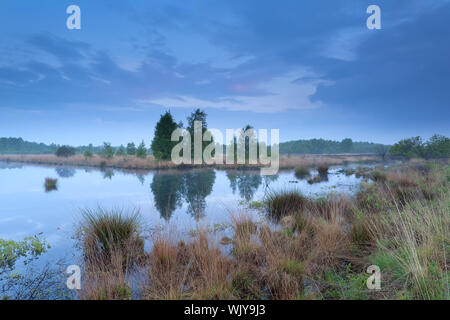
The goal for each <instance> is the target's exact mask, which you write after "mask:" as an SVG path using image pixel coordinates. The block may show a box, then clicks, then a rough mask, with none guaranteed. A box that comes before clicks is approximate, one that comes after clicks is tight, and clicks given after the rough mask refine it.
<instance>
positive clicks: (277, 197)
mask: <svg viewBox="0 0 450 320" xmlns="http://www.w3.org/2000/svg"><path fill="white" fill-rule="evenodd" d="M264 201H265V203H266V205H267V209H268V213H269V216H270V217H271V218H273V219H275V220H280V219H281V218H283V217H284V216H288V215H291V214H293V213H295V212H297V211H302V210H303V209H304V208H305V207H306V205H307V202H308V199H307V198H306V197H304V196H303V195H301V194H300V193H299V192H298V191H296V190H281V191H269V192H268V193H267V194H266V196H265V199H264Z"/></svg>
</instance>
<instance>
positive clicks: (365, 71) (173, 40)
mask: <svg viewBox="0 0 450 320" xmlns="http://www.w3.org/2000/svg"><path fill="white" fill-rule="evenodd" d="M71 4H76V5H78V6H79V7H80V8H81V13H82V22H81V23H82V29H81V30H68V29H67V28H66V19H67V17H68V15H67V14H66V8H67V7H68V6H69V5H71ZM370 4H376V5H378V6H380V8H381V15H382V16H381V18H382V29H381V30H369V29H367V27H366V19H367V17H368V16H369V15H368V14H367V13H366V8H367V7H368V6H369V5H370ZM0 34H1V41H0V136H15V137H18V136H20V137H23V138H24V139H27V140H32V141H39V142H46V143H50V142H55V143H59V144H64V143H68V144H75V145H79V144H88V143H94V144H101V143H102V142H103V141H109V142H112V143H113V144H114V145H117V144H125V143H127V142H128V141H136V142H139V141H140V140H142V139H144V140H145V141H146V142H147V143H148V144H149V143H150V142H151V139H152V137H153V130H154V125H155V123H156V121H157V120H158V119H159V116H160V114H161V113H163V112H164V111H165V110H168V109H170V111H171V112H172V114H173V115H174V117H175V118H176V120H177V121H180V120H182V121H184V122H185V121H186V117H187V116H188V115H189V113H190V112H191V111H192V110H193V109H194V108H197V107H200V108H202V109H205V110H206V112H207V113H208V125H209V127H212V128H218V129H221V130H225V129H226V128H240V127H243V126H245V125H246V124H251V125H253V126H254V127H256V128H266V129H272V128H275V129H280V140H281V141H287V140H294V139H308V138H325V139H333V140H341V139H343V138H346V137H350V138H352V139H353V140H357V141H373V142H382V143H393V142H395V141H397V140H399V139H401V138H405V137H410V136H416V135H422V136H423V137H425V138H428V137H429V136H431V135H432V134H433V133H440V134H444V135H447V136H448V135H450V129H449V127H450V126H449V122H450V90H449V88H450V62H449V57H450V39H449V35H450V1H448V0H434V1H425V0H420V1H418V0H389V1H382V0H371V1H365V0H348V1H344V0H341V1H339V0H336V1H324V0H315V1H312V0H311V1H298V0H279V1H274V0H246V1H242V0H217V1H207V0H195V1H194V0H186V1H179V0H152V1H144V0H134V1H131V0H122V1H108V0H85V1H80V0H71V1H65V0H58V1H54V0H40V1H32V2H31V1H26V0H14V1H13V0H2V1H1V2H0Z"/></svg>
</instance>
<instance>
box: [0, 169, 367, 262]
mask: <svg viewBox="0 0 450 320" xmlns="http://www.w3.org/2000/svg"><path fill="white" fill-rule="evenodd" d="M365 166H373V164H372V165H365ZM348 167H353V168H355V167H356V165H349V166H348ZM346 168H347V167H346ZM342 169H343V167H334V168H330V170H329V174H328V175H327V176H325V177H322V179H321V180H320V182H319V183H315V184H309V183H308V182H307V181H306V180H305V179H297V178H296V177H295V175H294V171H293V170H287V171H280V172H279V174H278V175H275V176H266V177H265V176H261V175H260V174H259V170H244V169H242V170H216V169H212V168H208V169H190V170H165V171H147V172H145V171H123V170H113V169H104V170H100V169H94V168H72V167H57V168H54V167H48V166H37V165H19V164H11V163H0V203H1V206H0V238H3V239H12V240H21V239H23V238H25V237H28V236H32V235H36V234H39V233H42V236H43V237H44V238H45V239H46V241H47V242H48V243H49V244H50V245H51V246H52V249H51V250H50V251H49V255H50V257H53V258H54V257H57V258H64V259H66V260H69V261H70V260H72V259H73V258H74V254H75V251H76V250H75V249H74V239H73V235H74V232H75V230H76V229H75V228H76V225H77V222H78V221H79V218H80V212H81V210H82V209H85V208H90V209H93V208H94V209H95V208H96V207H98V206H101V207H103V208H122V209H125V210H127V209H139V211H140V213H141V215H142V217H143V219H144V220H145V223H146V224H148V225H149V226H152V227H155V226H163V225H165V224H167V223H170V224H171V225H174V226H176V227H177V229H178V230H180V231H189V230H192V229H194V228H195V227H196V226H197V225H198V224H199V223H201V224H203V225H205V224H206V225H220V224H223V223H227V222H229V221H230V217H231V214H232V213H238V212H242V211H248V212H251V213H252V214H255V215H258V216H259V217H261V214H260V213H258V212H257V211H255V210H250V209H248V207H249V204H250V203H251V202H253V201H262V200H263V199H264V195H265V193H266V192H268V191H270V190H280V189H282V190H286V189H296V190H298V191H300V192H302V193H303V194H304V195H307V196H311V197H320V196H323V195H325V194H327V193H330V192H337V193H347V194H352V193H354V192H355V191H356V190H358V188H359V185H360V182H361V181H362V178H358V177H356V176H355V175H354V174H352V175H346V174H345V173H344V172H342ZM312 174H313V175H315V173H314V172H312ZM46 178H53V179H57V186H56V187H57V188H56V189H55V190H51V188H50V189H49V190H46V188H45V186H44V181H45V179H46Z"/></svg>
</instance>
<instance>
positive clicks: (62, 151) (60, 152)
mask: <svg viewBox="0 0 450 320" xmlns="http://www.w3.org/2000/svg"><path fill="white" fill-rule="evenodd" d="M75 152H76V150H75V148H74V147H70V146H62V147H59V148H58V149H57V150H56V152H55V154H56V156H57V157H66V158H67V157H72V156H74V155H75Z"/></svg>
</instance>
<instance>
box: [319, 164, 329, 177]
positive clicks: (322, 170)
mask: <svg viewBox="0 0 450 320" xmlns="http://www.w3.org/2000/svg"><path fill="white" fill-rule="evenodd" d="M317 172H318V173H319V175H327V174H328V166H326V165H321V166H318V167H317Z"/></svg>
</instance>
